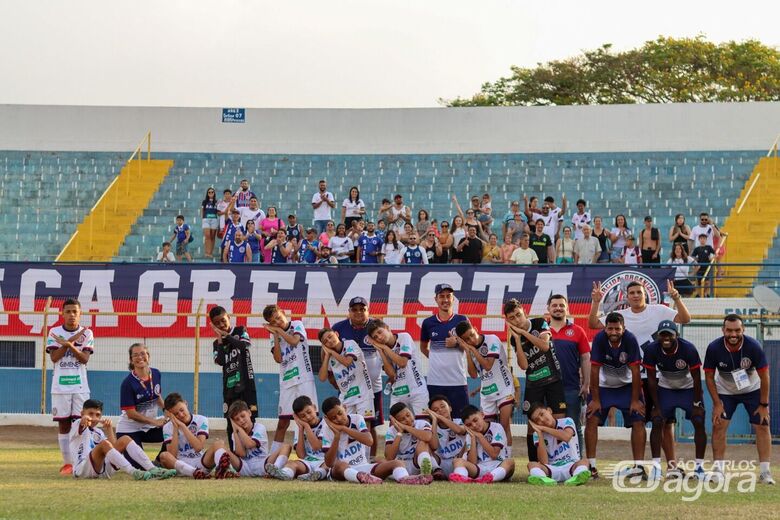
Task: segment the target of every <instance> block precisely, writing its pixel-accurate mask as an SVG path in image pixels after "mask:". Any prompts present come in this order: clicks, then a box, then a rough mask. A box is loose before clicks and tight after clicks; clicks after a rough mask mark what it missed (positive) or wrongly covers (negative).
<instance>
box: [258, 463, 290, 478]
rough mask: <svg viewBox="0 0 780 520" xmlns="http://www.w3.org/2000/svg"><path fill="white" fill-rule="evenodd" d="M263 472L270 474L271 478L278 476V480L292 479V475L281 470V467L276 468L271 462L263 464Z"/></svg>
mask: <svg viewBox="0 0 780 520" xmlns="http://www.w3.org/2000/svg"><path fill="white" fill-rule="evenodd" d="M265 472H266V473H267V474H268V475H270V476H272V477H273V478H278V479H279V480H292V477H290V475H288V474H287V473H285V472H284V471H282V468H277V467H276V466H275V465H273V464H266V465H265Z"/></svg>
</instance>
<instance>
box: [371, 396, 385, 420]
mask: <svg viewBox="0 0 780 520" xmlns="http://www.w3.org/2000/svg"><path fill="white" fill-rule="evenodd" d="M369 422H370V423H371V425H372V426H374V427H377V426H382V425H383V424H385V410H384V408H382V392H374V418H373V419H369Z"/></svg>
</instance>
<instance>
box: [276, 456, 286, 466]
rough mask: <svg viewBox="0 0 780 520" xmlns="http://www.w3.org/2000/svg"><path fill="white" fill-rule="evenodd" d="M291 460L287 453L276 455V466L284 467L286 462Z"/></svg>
mask: <svg viewBox="0 0 780 520" xmlns="http://www.w3.org/2000/svg"><path fill="white" fill-rule="evenodd" d="M288 460H289V457H287V455H279V456H278V457H276V462H274V466H276V467H277V468H283V467H284V465H285V464H287V461H288Z"/></svg>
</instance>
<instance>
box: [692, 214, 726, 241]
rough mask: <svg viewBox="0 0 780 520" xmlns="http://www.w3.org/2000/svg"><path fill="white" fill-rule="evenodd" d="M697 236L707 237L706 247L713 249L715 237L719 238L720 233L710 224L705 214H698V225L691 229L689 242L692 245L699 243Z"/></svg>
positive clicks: (708, 217)
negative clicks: (690, 241)
mask: <svg viewBox="0 0 780 520" xmlns="http://www.w3.org/2000/svg"><path fill="white" fill-rule="evenodd" d="M699 235H707V245H708V246H710V247H712V248H713V249H714V248H715V242H714V239H715V237H716V236H717V237H720V233H718V230H717V229H716V228H715V226H713V225H712V223H711V222H710V216H709V214H708V213H707V212H702V213H701V214H699V224H698V225H696V226H693V228H692V229H691V240H692V241H693V243H694V244H698V243H699Z"/></svg>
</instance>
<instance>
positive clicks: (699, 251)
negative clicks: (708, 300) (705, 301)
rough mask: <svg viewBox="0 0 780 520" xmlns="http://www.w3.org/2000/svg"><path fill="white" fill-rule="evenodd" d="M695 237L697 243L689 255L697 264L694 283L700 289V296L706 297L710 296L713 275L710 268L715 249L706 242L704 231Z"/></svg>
mask: <svg viewBox="0 0 780 520" xmlns="http://www.w3.org/2000/svg"><path fill="white" fill-rule="evenodd" d="M697 238H698V239H699V245H698V246H697V247H695V248H694V249H693V252H692V254H691V256H693V259H694V260H695V261H696V265H697V266H698V267H697V269H696V283H697V284H698V286H699V289H700V290H701V296H702V297H707V296H711V289H712V287H711V285H712V280H713V279H714V276H715V273H714V272H713V269H712V268H711V264H712V260H713V259H714V258H715V249H713V247H712V246H711V245H709V244H708V243H707V238H708V236H707V235H705V234H704V233H702V234H700V235H698V237H697ZM708 282H709V283H708ZM708 285H709V287H708ZM708 289H709V290H708Z"/></svg>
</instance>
